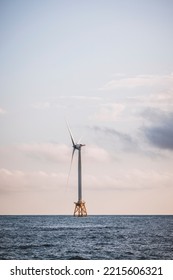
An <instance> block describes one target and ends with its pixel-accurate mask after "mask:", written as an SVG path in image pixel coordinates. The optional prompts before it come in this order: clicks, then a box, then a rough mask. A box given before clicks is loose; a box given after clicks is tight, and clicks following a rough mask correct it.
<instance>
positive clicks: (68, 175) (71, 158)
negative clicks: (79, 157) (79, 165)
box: [67, 148, 75, 186]
mask: <svg viewBox="0 0 173 280" xmlns="http://www.w3.org/2000/svg"><path fill="white" fill-rule="evenodd" d="M74 153H75V148H73V151H72V155H71V162H70V169H69V173H68V178H67V186H68V183H69V178H70V173H71V167H72V163H73V157H74Z"/></svg>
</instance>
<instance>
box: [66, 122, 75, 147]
mask: <svg viewBox="0 0 173 280" xmlns="http://www.w3.org/2000/svg"><path fill="white" fill-rule="evenodd" d="M66 124H67V128H68V131H69V133H70V138H71V141H72V144H73V147H75V145H76V144H75V140H74V137H73V135H72V132H71V130H70V127H69V125H68V122H67V121H66Z"/></svg>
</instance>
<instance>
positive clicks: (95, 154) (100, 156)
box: [86, 146, 110, 163]
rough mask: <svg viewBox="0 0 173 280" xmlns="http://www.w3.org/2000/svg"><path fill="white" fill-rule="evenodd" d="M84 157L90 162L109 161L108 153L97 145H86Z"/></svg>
mask: <svg viewBox="0 0 173 280" xmlns="http://www.w3.org/2000/svg"><path fill="white" fill-rule="evenodd" d="M86 158H87V161H88V162H90V163H93V161H94V162H104V163H105V162H108V161H110V155H109V153H108V152H107V151H106V150H105V149H103V148H100V147H98V146H88V147H87V149H86Z"/></svg>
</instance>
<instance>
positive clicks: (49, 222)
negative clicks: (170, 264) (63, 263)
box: [0, 215, 173, 260]
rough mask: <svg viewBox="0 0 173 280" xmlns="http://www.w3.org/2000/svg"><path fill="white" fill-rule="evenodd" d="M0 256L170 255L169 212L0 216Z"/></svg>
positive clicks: (172, 252)
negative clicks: (153, 213) (110, 214)
mask: <svg viewBox="0 0 173 280" xmlns="http://www.w3.org/2000/svg"><path fill="white" fill-rule="evenodd" d="M0 259H1V260H13V259H15V260H36V259H40V260H72V259H74V260H76V259H79V260H80V259H85V260H100V259H103V260H140V259H144V260H145V259H149V260H154V259H157V260H168V259H169V260H172V259H173V216H169V215H168V216H164V215H163V216H136V215H135V216H124V215H123V216H121V215H113V216H88V217H83V218H78V217H73V216H56V215H55V216H0Z"/></svg>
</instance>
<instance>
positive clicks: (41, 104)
mask: <svg viewBox="0 0 173 280" xmlns="http://www.w3.org/2000/svg"><path fill="white" fill-rule="evenodd" d="M32 107H33V108H34V109H42V110H43V109H49V108H50V107H51V103H50V102H48V101H46V102H37V103H34V104H32Z"/></svg>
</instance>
